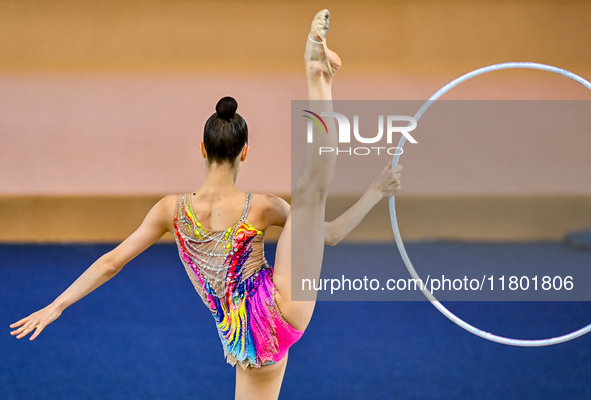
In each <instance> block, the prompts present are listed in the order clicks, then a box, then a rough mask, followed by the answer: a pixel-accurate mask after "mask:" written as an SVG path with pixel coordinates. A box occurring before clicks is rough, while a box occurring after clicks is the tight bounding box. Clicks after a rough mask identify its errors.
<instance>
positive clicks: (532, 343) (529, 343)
mask: <svg viewBox="0 0 591 400" xmlns="http://www.w3.org/2000/svg"><path fill="white" fill-rule="evenodd" d="M512 68H527V69H538V70H542V71H549V72H554V73H556V74H560V75H564V76H566V77H568V78H570V79H572V80H574V81H577V82H579V83H580V84H581V85H583V86H585V87H586V88H587V89H589V90H591V83H589V82H588V81H586V80H585V79H583V78H581V77H580V76H578V75H575V74H573V73H572V72H569V71H566V70H564V69H561V68H557V67H553V66H551V65H545V64H538V63H530V62H508V63H502V64H494V65H489V66H487V67H483V68H479V69H476V70H474V71H472V72H468V73H467V74H465V75H462V76H460V77H459V78H456V79H454V80H453V81H451V82H450V83H448V84H447V85H445V86H444V87H442V88H441V89H439V90H438V91H437V92H436V93H435V94H434V95H433V96H431V98H430V99H429V100H427V101H426V102H425V103H424V104H423V106H422V107H421V108H420V109H419V111H417V113H416V114H415V116H414V118H415V120H417V121H418V120H419V119H420V118H421V116H422V115H423V114H424V113H425V111H427V109H428V108H429V107H431V105H432V104H433V103H434V102H435V101H436V100H437V99H438V98H439V97H441V96H442V95H443V94H444V93H446V92H447V91H448V90H449V89H451V88H453V87H454V86H457V85H459V84H460V83H462V82H464V81H467V80H468V79H470V78H474V77H475V76H478V75H482V74H485V73H487V72H491V71H497V70H501V69H512ZM405 142H406V137H405V136H404V135H402V137H401V138H400V141H399V142H398V147H400V148H402V147H404V143H405ZM400 154H401V153H400ZM400 154H398V153H397V154H396V155H395V156H394V158H393V160H392V166H395V165H396V164H398V160H399V158H400ZM390 221H391V222H392V231H393V232H394V238H395V239H396V245H397V246H398V251H399V252H400V256H401V257H402V261H404V264H405V265H406V269H408V272H409V273H410V275H411V276H412V277H413V278H414V279H416V280H417V281H420V282H421V285H420V287H421V292H423V294H424V295H425V297H426V298H427V300H429V301H430V302H431V304H433V305H434V306H435V308H437V309H438V310H439V311H440V312H441V313H442V314H443V315H445V316H446V317H447V318H449V319H450V320H451V321H452V322H454V323H455V324H457V325H458V326H460V327H461V328H464V329H465V330H467V331H468V332H470V333H473V334H474V335H476V336H480V337H481V338H484V339H487V340H490V341H492V342H497V343H501V344H506V345H510V346H522V347H537V346H550V345H553V344H558V343H563V342H566V341H569V340H572V339H576V338H578V337H579V336H583V335H584V334H586V333H589V331H591V324H589V325H587V326H586V327H584V328H582V329H579V330H578V331H574V332H571V333H569V334H566V335H563V336H559V337H554V338H550V339H539V340H522V339H511V338H506V337H503V336H498V335H494V334H492V333H490V332H485V331H483V330H480V329H478V328H476V327H475V326H472V325H470V324H468V323H467V322H465V321H464V320H462V319H461V318H459V317H457V316H456V315H454V314H453V313H452V312H451V311H449V310H448V309H447V308H445V307H444V306H443V305H442V304H441V303H440V302H439V301H438V300H437V299H436V298H435V296H433V294H431V292H429V290H427V288H426V285H423V284H422V280H421V278H420V277H419V275H418V274H417V271H415V269H414V267H413V266H412V263H411V262H410V258H409V257H408V254H407V253H406V250H405V248H404V243H403V242H402V238H401V236H400V230H399V229H398V220H397V218H396V207H395V204H394V196H392V197H390Z"/></svg>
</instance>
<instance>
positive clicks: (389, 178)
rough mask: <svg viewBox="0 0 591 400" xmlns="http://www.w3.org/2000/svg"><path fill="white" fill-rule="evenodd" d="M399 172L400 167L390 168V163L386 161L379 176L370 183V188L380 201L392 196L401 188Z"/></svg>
mask: <svg viewBox="0 0 591 400" xmlns="http://www.w3.org/2000/svg"><path fill="white" fill-rule="evenodd" d="M401 170H402V165H400V164H396V165H395V166H394V167H392V163H391V161H388V163H387V164H386V166H385V167H384V169H383V170H382V171H381V172H380V175H379V176H378V177H377V178H376V180H375V181H374V182H373V183H372V185H371V188H372V189H373V190H375V191H377V192H378V193H379V194H380V196H381V198H382V199H384V198H386V199H387V198H390V197H392V196H394V195H395V194H396V193H397V192H398V191H399V190H400V188H401V183H400V178H401V173H400V171H401Z"/></svg>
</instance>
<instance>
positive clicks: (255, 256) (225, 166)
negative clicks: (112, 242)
mask: <svg viewBox="0 0 591 400" xmlns="http://www.w3.org/2000/svg"><path fill="white" fill-rule="evenodd" d="M328 21H329V12H328V10H322V11H320V12H319V13H318V14H316V16H315V18H314V21H313V22H312V28H311V31H310V33H309V35H308V40H307V44H306V50H305V56H304V60H305V67H306V76H307V81H308V95H309V99H310V100H311V101H310V109H311V110H313V111H314V112H316V113H318V114H319V113H321V112H330V111H332V102H331V100H332V90H331V85H332V79H333V75H334V73H335V72H336V71H337V70H338V68H339V67H340V66H341V60H340V58H339V56H338V55H337V54H336V53H334V52H333V51H331V50H329V49H328V48H327V47H326V32H327V30H328ZM237 107H238V105H237V102H236V101H235V100H234V99H233V98H231V97H224V98H222V99H221V100H220V101H219V102H218V104H217V105H216V112H215V113H214V114H213V115H212V116H211V117H210V118H209V119H208V120H207V122H206V124H205V129H204V134H203V142H201V143H200V145H201V153H202V155H203V157H204V158H205V160H206V165H207V173H206V176H205V179H204V181H203V184H202V185H201V187H200V188H199V189H198V190H196V191H194V192H192V193H187V194H181V195H177V194H171V195H167V196H165V197H164V198H162V199H161V200H160V201H159V202H158V203H157V204H156V205H154V207H153V208H152V209H151V210H150V212H149V213H148V214H147V216H146V218H145V219H144V221H143V223H142V224H141V226H140V227H139V228H138V229H137V230H136V231H135V232H134V233H133V234H131V235H130V236H129V237H128V238H127V239H125V240H124V241H123V242H122V243H121V244H120V245H118V246H117V247H116V248H115V249H113V250H112V251H109V252H108V253H106V254H104V255H103V256H101V257H100V258H99V259H98V260H97V261H96V262H94V263H93V264H92V265H91V266H90V267H89V268H88V269H87V270H86V271H85V272H84V273H83V274H82V275H81V276H80V277H79V278H78V279H77V280H76V281H75V282H74V283H73V284H72V285H71V286H70V287H69V288H68V289H66V290H65V291H64V292H63V293H62V294H61V295H60V296H59V297H58V298H57V299H55V300H54V301H53V302H52V303H51V304H50V305H48V306H47V307H45V308H43V309H41V310H39V311H37V312H35V313H33V314H31V315H29V316H28V317H26V318H23V319H21V320H20V321H18V322H16V323H14V324H12V325H10V326H11V328H14V330H13V331H12V332H11V334H12V335H16V337H17V338H18V339H21V338H23V337H25V336H26V335H28V334H29V333H31V332H33V331H34V332H33V334H32V335H31V337H30V340H33V339H35V338H36V337H37V336H38V335H39V334H40V333H41V332H42V331H43V329H44V328H45V327H46V326H47V325H48V324H50V323H51V322H53V321H55V320H56V319H57V318H58V317H59V316H60V315H61V313H62V312H63V311H64V310H65V309H66V308H67V307H69V306H70V305H72V304H73V303H75V302H76V301H78V300H80V299H81V298H82V297H84V296H86V295H87V294H89V293H90V292H92V291H93V290H95V289H96V288H97V287H99V286H100V285H102V284H103V283H105V282H106V281H108V280H109V279H111V278H112V277H113V276H115V275H116V274H117V273H118V272H119V271H120V270H121V269H122V268H123V267H124V266H125V265H126V264H127V263H128V262H129V261H131V260H132V259H133V258H134V257H136V256H137V255H138V254H140V253H141V252H143V251H144V250H145V249H147V248H148V247H149V246H151V245H152V244H153V243H154V242H156V241H157V240H158V239H159V238H161V237H162V235H163V234H165V233H166V232H171V233H173V235H174V237H175V241H176V244H177V249H178V251H179V256H180V258H181V261H182V263H183V265H184V267H185V270H186V272H187V274H188V275H189V278H190V279H191V282H192V283H193V285H194V287H195V289H196V290H197V292H198V293H199V295H200V297H201V298H202V300H203V302H204V303H205V305H206V306H207V307H208V308H209V310H210V311H211V313H212V315H213V317H214V320H215V323H216V326H217V330H218V334H219V336H220V339H221V342H222V346H223V349H224V353H225V356H226V360H227V362H228V363H230V364H232V365H236V364H238V365H240V367H241V368H236V389H235V393H236V399H276V398H277V397H278V396H279V391H280V388H281V383H282V381H283V375H284V372H285V367H286V363H287V358H288V350H289V348H290V347H291V346H292V345H293V344H294V343H295V342H296V341H297V340H298V339H299V338H300V337H301V336H302V334H303V333H304V330H305V329H306V327H307V326H308V323H309V322H310V319H311V317H312V313H313V311H314V307H315V304H316V300H315V299H316V295H317V293H314V292H313V293H312V295H313V300H310V301H295V300H294V301H292V300H291V280H292V269H293V270H294V271H296V270H297V272H298V274H301V275H303V276H306V277H309V278H310V279H319V278H320V270H321V267H322V258H323V252H324V244H325V243H326V244H329V245H335V244H336V243H338V242H339V241H340V240H342V239H343V238H344V237H345V236H346V235H347V234H348V233H349V232H350V231H351V230H352V229H353V228H354V227H355V226H357V224H358V223H359V222H360V221H361V219H362V218H363V217H364V216H365V215H366V214H367V212H368V211H369V210H370V209H371V208H372V207H373V206H374V205H375V204H376V203H377V202H378V201H379V200H380V199H382V198H388V197H391V196H393V195H394V194H395V193H396V192H397V191H398V190H399V189H400V170H401V168H402V167H401V166H399V165H397V166H395V167H394V168H391V167H390V163H388V164H387V165H386V166H385V168H384V169H383V170H382V171H381V172H380V174H379V176H378V177H377V178H376V179H375V181H374V182H373V183H372V184H371V185H370V186H369V188H368V189H367V191H366V192H365V193H364V194H363V196H362V197H361V198H360V199H359V201H357V203H355V204H354V205H353V206H352V207H351V208H350V209H349V210H347V211H346V212H345V213H344V214H343V215H341V216H340V217H339V218H337V219H336V220H334V221H332V222H325V205H326V198H327V194H328V188H329V185H330V182H331V180H332V176H333V173H334V168H335V164H336V158H337V156H336V154H333V153H328V154H323V155H322V156H319V155H318V149H319V148H320V147H321V146H324V147H336V146H337V135H336V125H335V123H334V121H330V120H331V118H327V126H328V134H318V135H316V136H315V140H314V143H312V144H308V145H306V146H307V147H306V150H305V155H304V166H303V170H302V172H301V174H300V176H299V178H298V180H297V183H296V185H295V189H294V191H293V193H292V204H291V207H290V205H289V204H288V203H287V202H286V201H285V200H283V199H281V198H279V197H277V196H274V195H270V194H254V195H253V194H252V193H244V192H241V191H240V190H238V188H237V187H236V185H235V182H236V178H237V175H238V171H239V169H240V165H241V163H242V162H244V161H245V160H246V158H247V155H248V150H249V148H250V147H249V145H248V128H247V125H246V122H245V121H244V119H243V118H242V117H241V116H240V115H239V114H237V113H236V110H237ZM292 220H294V221H296V220H297V222H298V224H301V226H305V227H306V235H302V236H303V237H300V238H298V240H297V241H294V242H293V243H292V237H291V234H292V229H291V227H292V226H291V223H292V222H291V221H292ZM273 225H275V226H282V227H284V229H283V231H282V233H281V236H280V238H279V241H278V243H277V253H276V262H275V266H274V267H271V266H269V265H268V263H267V261H266V260H265V257H264V253H263V238H264V233H265V230H266V229H267V228H268V227H269V226H273ZM292 247H293V248H292ZM292 251H293V252H294V254H297V255H298V256H297V257H294V258H292V257H291V253H292Z"/></svg>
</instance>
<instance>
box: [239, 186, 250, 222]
mask: <svg viewBox="0 0 591 400" xmlns="http://www.w3.org/2000/svg"><path fill="white" fill-rule="evenodd" d="M251 200H252V193H247V194H246V202H245V203H244V210H243V211H242V217H240V222H244V221H246V217H247V216H248V212H249V211H250V202H251Z"/></svg>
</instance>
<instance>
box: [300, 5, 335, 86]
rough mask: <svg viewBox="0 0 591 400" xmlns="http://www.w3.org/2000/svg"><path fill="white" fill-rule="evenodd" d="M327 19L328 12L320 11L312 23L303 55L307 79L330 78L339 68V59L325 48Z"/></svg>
mask: <svg viewBox="0 0 591 400" xmlns="http://www.w3.org/2000/svg"><path fill="white" fill-rule="evenodd" d="M329 17H330V13H329V12H328V10H322V11H320V12H318V14H316V16H315V17H314V21H312V27H311V28H310V34H309V35H308V43H307V44H306V52H305V54H304V60H305V62H306V74H307V75H308V77H310V76H318V75H321V76H324V77H332V76H333V75H334V74H335V73H336V72H337V70H338V69H339V68H340V67H341V58H340V57H339V56H338V54H337V53H335V52H334V51H332V50H330V49H329V48H328V47H327V46H326V32H327V31H328V19H329Z"/></svg>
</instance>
